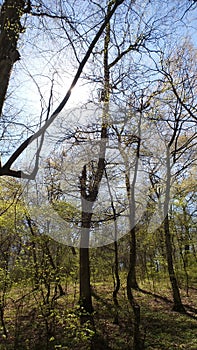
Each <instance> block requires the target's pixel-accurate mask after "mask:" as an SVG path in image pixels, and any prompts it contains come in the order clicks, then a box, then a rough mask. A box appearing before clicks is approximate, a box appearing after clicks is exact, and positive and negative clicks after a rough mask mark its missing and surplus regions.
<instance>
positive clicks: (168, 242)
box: [164, 145, 185, 313]
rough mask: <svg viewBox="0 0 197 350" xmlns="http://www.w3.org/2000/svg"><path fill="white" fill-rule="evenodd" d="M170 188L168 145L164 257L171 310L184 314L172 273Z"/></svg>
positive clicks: (168, 154)
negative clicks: (168, 278)
mask: <svg viewBox="0 0 197 350" xmlns="http://www.w3.org/2000/svg"><path fill="white" fill-rule="evenodd" d="M170 186H171V165H170V145H168V147H167V152H166V189H165V200H164V217H165V219H164V234H165V245H166V256H167V265H168V273H169V277H170V283H171V287H172V295H173V302H174V305H173V310H174V311H178V312H182V313H185V308H184V306H183V304H182V301H181V296H180V292H179V287H178V282H177V278H176V274H175V271H174V264H173V258H172V240H171V234H170V226H169V216H168V211H169V203H170Z"/></svg>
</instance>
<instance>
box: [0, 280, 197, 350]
mask: <svg viewBox="0 0 197 350" xmlns="http://www.w3.org/2000/svg"><path fill="white" fill-rule="evenodd" d="M142 287H143V289H142V290H140V291H135V292H134V295H135V298H136V300H137V302H138V303H139V305H140V308H141V337H142V339H143V340H144V349H145V350H177V349H185V350H197V289H194V288H193V289H190V290H189V296H187V295H186V293H185V291H184V290H182V291H181V295H182V301H183V304H184V306H185V308H186V311H187V312H186V314H179V313H177V312H174V311H172V301H171V293H170V290H169V289H168V288H167V287H164V286H162V287H161V288H160V289H158V288H157V289H156V291H154V292H153V291H151V288H148V287H150V286H148V285H143V286H142ZM77 289H78V288H76V290H77ZM76 290H75V291H76ZM158 290H159V292H158ZM112 292H113V289H112V284H111V282H110V283H106V282H105V284H103V283H96V284H95V285H94V286H93V304H94V310H95V312H94V326H95V329H96V334H94V333H93V331H92V327H91V326H89V325H85V326H80V323H79V314H78V313H77V312H78V311H79V309H77V305H76V304H77V300H78V296H77V294H76V295H75V296H74V299H73V289H71V290H70V293H67V294H66V295H65V296H62V297H60V298H59V299H57V303H56V304H55V308H52V309H51V310H50V311H49V310H47V309H46V306H44V305H43V303H42V302H41V299H40V298H41V294H39V295H38V294H29V295H28V296H26V297H23V298H21V297H20V295H21V290H20V291H19V290H18V293H19V294H18V295H17V293H16V290H15V291H13V295H12V297H11V298H8V303H7V305H6V308H5V325H6V328H7V331H8V332H7V338H6V337H5V336H4V335H3V332H2V327H0V350H11V349H12V350H49V349H50V350H53V349H54V350H55V349H61V350H89V349H91V350H132V334H133V314H132V310H131V308H130V306H129V303H128V301H127V297H126V288H125V287H124V286H121V290H120V292H119V294H118V302H119V307H118V309H117V310H116V309H115V308H114V305H113V301H112ZM23 293H24V292H23ZM24 295H25V293H24ZM77 310H78V311H77ZM48 311H49V312H48ZM117 315H118V324H117V322H116V323H115V322H114V320H115V316H117ZM116 321H117V320H116ZM47 333H48V335H47V336H46V334H47Z"/></svg>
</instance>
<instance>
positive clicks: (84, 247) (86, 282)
mask: <svg viewBox="0 0 197 350" xmlns="http://www.w3.org/2000/svg"><path fill="white" fill-rule="evenodd" d="M82 210H84V208H82ZM91 218H92V213H87V212H85V211H83V212H82V225H81V226H82V231H81V242H80V307H81V315H80V318H81V322H82V323H84V322H86V321H88V320H90V321H92V319H91V314H92V312H93V306H92V297H91V285H90V260H89V234H90V226H91Z"/></svg>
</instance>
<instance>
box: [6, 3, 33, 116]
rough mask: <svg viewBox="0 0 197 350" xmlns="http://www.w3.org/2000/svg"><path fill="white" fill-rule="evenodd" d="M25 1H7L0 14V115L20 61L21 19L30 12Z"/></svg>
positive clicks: (22, 29)
mask: <svg viewBox="0 0 197 350" xmlns="http://www.w3.org/2000/svg"><path fill="white" fill-rule="evenodd" d="M28 11H29V8H28V7H27V4H26V1H25V0H5V1H4V3H3V5H2V7H1V13H0V87H1V89H0V115H1V114H2V109H3V105H4V101H5V98H6V93H7V89H8V85H9V80H10V74H11V71H12V68H13V66H14V63H15V62H16V61H18V60H19V59H20V54H19V52H18V50H17V43H18V40H19V35H20V33H22V32H23V31H24V28H23V27H22V25H21V17H22V16H23V14H24V13H25V12H28Z"/></svg>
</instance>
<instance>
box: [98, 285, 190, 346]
mask: <svg viewBox="0 0 197 350" xmlns="http://www.w3.org/2000/svg"><path fill="white" fill-rule="evenodd" d="M99 292H100V291H99ZM106 293H107V291H105V292H104V293H103V297H104V295H105V298H104V303H103V301H102V298H97V304H96V310H99V311H98V313H96V315H95V322H96V328H98V329H99V330H100V332H101V334H102V336H103V337H104V339H105V340H106V343H107V344H108V347H109V349H113V350H128V349H132V339H131V338H132V329H133V317H132V311H131V310H130V307H129V306H128V302H127V301H126V296H125V295H124V296H122V298H121V297H120V299H119V303H120V308H119V312H118V314H119V324H118V325H116V324H114V316H113V315H114V314H115V312H114V311H113V312H112V309H111V296H110V295H109V301H108V303H107V302H106V301H107V299H106ZM134 294H135V298H136V300H137V302H138V304H139V305H140V308H141V336H142V338H143V340H144V349H147V350H176V349H185V350H186V349H187V350H197V289H191V290H190V291H189V296H186V293H185V292H184V291H182V302H183V304H184V306H185V309H186V314H180V313H177V312H174V311H172V300H171V294H170V291H169V290H168V289H165V288H163V289H162V290H160V293H158V294H157V293H153V292H150V291H148V290H147V291H146V290H144V289H143V292H142V291H136V292H134ZM164 296H165V297H164ZM95 349H96V348H95ZM98 349H99V348H98Z"/></svg>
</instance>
